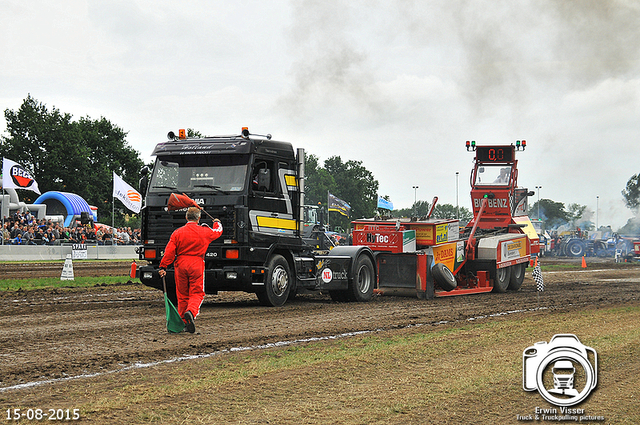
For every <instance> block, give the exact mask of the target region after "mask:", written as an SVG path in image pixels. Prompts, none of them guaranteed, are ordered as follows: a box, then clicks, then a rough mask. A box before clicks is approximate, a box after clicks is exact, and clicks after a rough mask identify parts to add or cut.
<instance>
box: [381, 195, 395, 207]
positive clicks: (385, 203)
mask: <svg viewBox="0 0 640 425" xmlns="http://www.w3.org/2000/svg"><path fill="white" fill-rule="evenodd" d="M378 208H383V209H385V210H389V211H393V202H391V201H387V200H386V199H384V198H383V197H382V196H379V195H378Z"/></svg>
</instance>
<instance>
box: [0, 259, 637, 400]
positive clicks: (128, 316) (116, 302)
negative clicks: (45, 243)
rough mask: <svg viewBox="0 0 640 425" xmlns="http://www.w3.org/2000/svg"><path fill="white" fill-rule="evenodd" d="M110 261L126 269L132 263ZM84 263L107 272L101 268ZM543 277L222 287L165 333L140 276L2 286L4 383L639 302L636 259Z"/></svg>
mask: <svg viewBox="0 0 640 425" xmlns="http://www.w3.org/2000/svg"><path fill="white" fill-rule="evenodd" d="M573 261H574V262H575V261H576V260H573ZM577 261H579V260H577ZM547 264H548V263H547ZM74 267H75V263H74ZM109 267H110V268H113V269H115V270H116V271H114V273H116V274H118V275H125V274H127V272H128V267H129V264H118V265H113V264H112V265H111V266H109ZM87 270H94V271H95V273H107V271H106V270H101V269H100V268H98V267H92V268H88V269H87ZM22 272H23V276H24V275H25V270H22ZM78 272H79V270H78V271H76V273H78ZM87 273H92V272H91V271H87ZM26 274H27V275H28V273H26ZM126 279H127V278H124V277H123V282H125V281H126ZM544 279H545V284H546V290H545V292H544V293H538V292H536V288H535V284H534V282H533V281H532V279H531V278H530V274H528V275H527V278H526V280H525V283H524V284H523V287H522V289H521V290H520V291H519V292H517V293H506V294H480V295H470V296H463V297H446V298H437V299H435V300H429V301H419V300H418V299H417V298H401V297H383V296H381V297H376V298H375V299H374V300H373V301H372V302H370V303H362V304H359V303H335V302H332V301H331V300H330V298H329V297H328V296H324V295H315V296H300V297H298V298H297V299H296V300H294V301H293V302H291V303H288V304H287V305H285V306H284V307H283V308H268V307H262V306H260V305H259V304H258V302H257V300H256V298H255V296H253V295H251V294H243V293H223V294H220V295H217V296H207V298H206V299H205V302H204V304H203V306H202V311H201V315H200V316H199V317H198V320H197V322H196V325H197V332H196V334H195V335H190V334H179V335H169V334H167V332H166V330H165V327H164V325H165V322H164V320H165V319H164V302H163V297H162V293H161V292H158V291H156V290H151V289H148V288H146V287H144V286H142V285H140V284H127V283H123V284H122V285H115V286H98V287H94V288H89V289H71V288H70V289H58V290H36V291H17V292H15V291H12V292H3V293H0V329H1V332H0V390H4V391H13V390H12V389H11V388H8V387H13V386H15V385H20V384H27V383H31V382H37V381H48V380H51V379H56V378H64V377H69V376H71V377H73V376H78V375H83V374H91V373H100V372H106V371H115V370H120V369H123V368H126V367H127V366H130V365H132V364H134V363H145V362H154V361H160V360H166V359H171V358H174V357H178V356H185V355H197V354H207V353H212V352H215V351H218V350H222V349H230V348H233V347H245V346H252V345H260V344H266V343H274V342H278V341H284V340H294V339H300V338H306V337H317V336H329V335H336V334H341V333H345V332H353V331H365V330H375V329H393V328H399V327H406V326H408V325H411V324H421V325H439V324H442V323H443V322H450V323H451V322H454V323H455V322H461V323H466V321H468V320H470V319H471V320H482V319H483V318H485V317H486V316H491V315H500V314H512V315H531V314H547V313H548V312H553V311H558V310H574V309H580V308H582V307H583V306H587V305H594V304H595V305H598V306H614V305H625V304H629V303H631V304H635V305H637V303H638V300H639V295H638V293H639V292H638V288H639V287H640V266H639V265H629V264H624V265H622V266H618V265H615V264H612V263H611V262H602V263H599V264H592V265H590V267H589V268H588V269H586V270H581V269H580V268H577V269H576V270H574V271H563V272H546V273H545V274H544ZM5 394H6V393H5Z"/></svg>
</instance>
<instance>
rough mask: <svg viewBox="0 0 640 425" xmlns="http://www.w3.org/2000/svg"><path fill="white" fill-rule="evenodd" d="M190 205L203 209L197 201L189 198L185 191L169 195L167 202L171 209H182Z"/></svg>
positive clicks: (168, 207)
mask: <svg viewBox="0 0 640 425" xmlns="http://www.w3.org/2000/svg"><path fill="white" fill-rule="evenodd" d="M189 207H196V208H200V209H202V208H201V207H200V205H198V204H196V201H194V200H193V199H191V198H189V197H188V196H187V195H185V194H184V193H183V194H182V195H180V194H179V193H172V194H171V196H169V201H168V202H167V209H168V210H169V211H176V210H182V209H185V208H189Z"/></svg>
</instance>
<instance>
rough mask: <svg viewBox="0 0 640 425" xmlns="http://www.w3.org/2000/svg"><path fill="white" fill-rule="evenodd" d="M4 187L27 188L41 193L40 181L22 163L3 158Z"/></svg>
mask: <svg viewBox="0 0 640 425" xmlns="http://www.w3.org/2000/svg"><path fill="white" fill-rule="evenodd" d="M2 187H3V188H5V189H27V190H31V191H33V192H35V193H37V194H38V195H40V189H38V183H37V182H36V180H35V179H34V178H33V177H32V176H31V173H30V172H29V171H27V170H26V169H25V168H24V167H23V166H22V165H20V164H18V163H17V162H13V161H12V160H10V159H7V158H2Z"/></svg>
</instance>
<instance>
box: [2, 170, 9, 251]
mask: <svg viewBox="0 0 640 425" xmlns="http://www.w3.org/2000/svg"><path fill="white" fill-rule="evenodd" d="M3 177H4V176H3ZM0 208H2V210H1V211H2V212H0V214H2V230H1V231H2V234H0V238H1V239H2V242H0V245H4V183H3V184H2V207H0ZM7 230H8V229H7Z"/></svg>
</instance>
